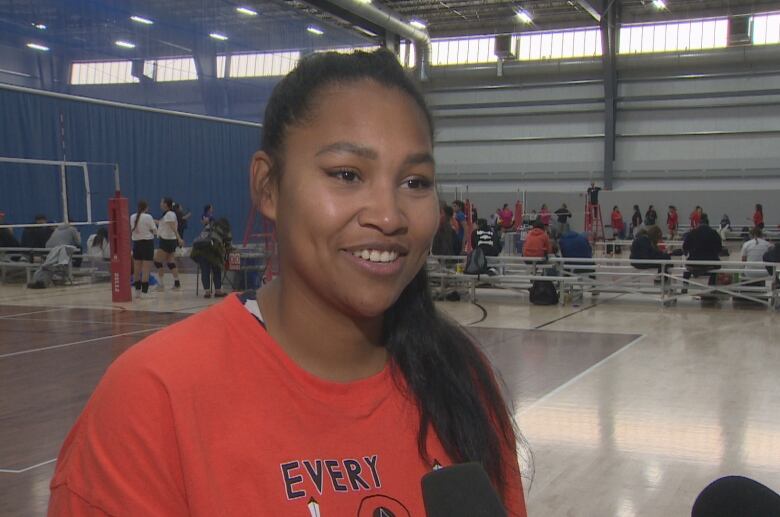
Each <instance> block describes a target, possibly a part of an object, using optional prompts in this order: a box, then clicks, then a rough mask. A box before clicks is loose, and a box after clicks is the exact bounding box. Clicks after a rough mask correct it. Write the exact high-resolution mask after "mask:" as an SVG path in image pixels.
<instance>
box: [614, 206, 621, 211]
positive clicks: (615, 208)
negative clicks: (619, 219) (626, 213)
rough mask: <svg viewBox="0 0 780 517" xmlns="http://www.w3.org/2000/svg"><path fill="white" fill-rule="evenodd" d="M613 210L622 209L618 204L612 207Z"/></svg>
mask: <svg viewBox="0 0 780 517" xmlns="http://www.w3.org/2000/svg"><path fill="white" fill-rule="evenodd" d="M612 210H613V211H614V210H620V209H619V208H618V206H617V205H615V206H613V207H612Z"/></svg>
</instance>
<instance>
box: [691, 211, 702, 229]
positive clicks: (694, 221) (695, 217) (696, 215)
mask: <svg viewBox="0 0 780 517" xmlns="http://www.w3.org/2000/svg"><path fill="white" fill-rule="evenodd" d="M701 216H702V208H701V207H700V206H699V205H696V208H694V209H693V212H691V217H690V222H691V230H695V229H696V228H698V227H699V225H700V224H701Z"/></svg>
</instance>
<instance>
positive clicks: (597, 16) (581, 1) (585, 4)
mask: <svg viewBox="0 0 780 517" xmlns="http://www.w3.org/2000/svg"><path fill="white" fill-rule="evenodd" d="M577 5H579V6H580V7H582V8H583V9H585V12H587V13H588V14H589V15H591V16H592V17H593V19H594V20H596V21H597V22H599V23H601V13H599V12H598V11H597V10H596V8H595V7H593V6H592V5H591V4H590V2H589V1H588V0H577Z"/></svg>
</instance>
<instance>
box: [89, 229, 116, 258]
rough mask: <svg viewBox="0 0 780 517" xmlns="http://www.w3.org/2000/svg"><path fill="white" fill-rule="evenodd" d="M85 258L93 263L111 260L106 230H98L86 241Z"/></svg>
mask: <svg viewBox="0 0 780 517" xmlns="http://www.w3.org/2000/svg"><path fill="white" fill-rule="evenodd" d="M87 256H89V258H90V260H92V261H93V262H95V263H99V262H102V261H104V260H109V259H110V258H111V248H110V246H109V245H108V230H107V229H105V228H102V227H101V228H98V229H97V232H95V233H93V234H92V235H90V236H89V238H88V239H87Z"/></svg>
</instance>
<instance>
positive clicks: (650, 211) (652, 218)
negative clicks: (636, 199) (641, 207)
mask: <svg viewBox="0 0 780 517" xmlns="http://www.w3.org/2000/svg"><path fill="white" fill-rule="evenodd" d="M656 221H658V212H656V211H655V208H654V207H653V205H650V206H648V207H647V212H645V226H647V227H648V228H649V227H650V226H655V223H656Z"/></svg>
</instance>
